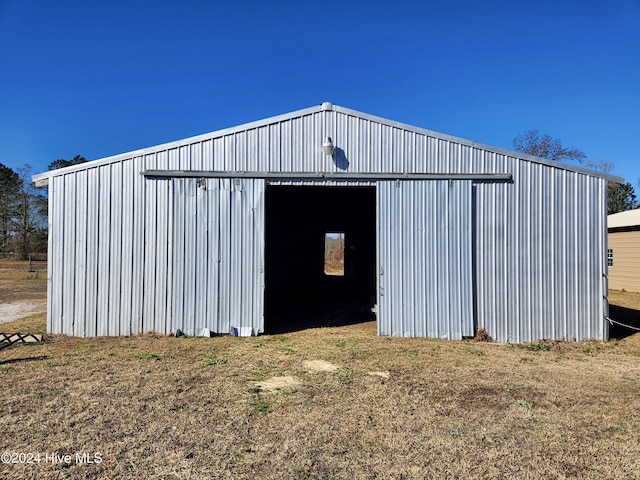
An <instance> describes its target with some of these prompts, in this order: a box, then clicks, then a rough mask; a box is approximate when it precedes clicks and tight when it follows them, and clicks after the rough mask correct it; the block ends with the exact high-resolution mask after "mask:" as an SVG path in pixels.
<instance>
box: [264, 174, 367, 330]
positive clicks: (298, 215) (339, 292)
mask: <svg viewBox="0 0 640 480" xmlns="http://www.w3.org/2000/svg"><path fill="white" fill-rule="evenodd" d="M265 217H266V218H265V223H266V231H265V282H266V285H265V332H266V333H283V332H291V331H296V330H302V329H306V328H316V327H325V326H341V325H353V324H365V323H366V322H370V323H373V326H372V328H371V331H372V332H373V331H375V314H374V313H373V312H374V304H375V298H376V288H377V275H376V188H375V187H371V186H365V187H341V186H340V187H339V186H280V185H267V189H266V197H265ZM365 327H366V326H365Z"/></svg>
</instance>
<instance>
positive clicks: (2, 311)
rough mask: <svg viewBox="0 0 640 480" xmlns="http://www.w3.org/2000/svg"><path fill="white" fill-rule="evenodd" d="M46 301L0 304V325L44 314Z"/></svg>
mask: <svg viewBox="0 0 640 480" xmlns="http://www.w3.org/2000/svg"><path fill="white" fill-rule="evenodd" d="M46 311H47V302H46V301H33V302H13V303H0V324H2V323H7V322H13V321H14V320H18V319H20V318H24V317H28V316H31V315H37V314H40V313H45V312H46Z"/></svg>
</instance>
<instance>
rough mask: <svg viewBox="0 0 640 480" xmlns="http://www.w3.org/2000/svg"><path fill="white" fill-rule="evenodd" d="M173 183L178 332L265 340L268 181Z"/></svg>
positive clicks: (186, 180)
mask: <svg viewBox="0 0 640 480" xmlns="http://www.w3.org/2000/svg"><path fill="white" fill-rule="evenodd" d="M159 183H164V182H159ZM172 183H173V184H174V198H173V211H174V223H173V229H172V230H173V249H174V252H173V262H174V263H173V269H172V272H173V288H172V291H173V304H172V305H173V308H172V318H173V321H172V325H173V330H174V331H175V330H178V329H180V330H182V331H183V332H185V333H187V334H190V335H194V334H199V333H200V332H201V331H202V329H204V328H208V329H209V330H210V331H212V332H216V333H229V331H230V329H231V328H232V327H252V328H253V331H254V333H256V334H257V333H261V332H263V331H264V251H263V250H264V230H263V222H264V190H265V183H264V180H251V179H217V178H209V179H195V178H181V179H174V180H173V182H172Z"/></svg>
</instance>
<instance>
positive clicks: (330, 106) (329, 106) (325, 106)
mask: <svg viewBox="0 0 640 480" xmlns="http://www.w3.org/2000/svg"><path fill="white" fill-rule="evenodd" d="M320 110H322V111H325V110H333V103H331V102H322V105H321V106H320Z"/></svg>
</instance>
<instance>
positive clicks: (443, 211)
mask: <svg viewBox="0 0 640 480" xmlns="http://www.w3.org/2000/svg"><path fill="white" fill-rule="evenodd" d="M471 228H472V219H471V181H452V180H437V181H385V182H379V183H378V269H379V272H378V273H379V283H378V285H379V292H378V334H379V335H393V336H404V337H432V338H447V339H451V340H454V339H461V338H462V337H463V336H473V335H474V325H473V297H472V295H473V294H472V290H473V289H472V286H473V281H472V273H473V272H472V257H471V255H472V250H471V248H472V229H471Z"/></svg>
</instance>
